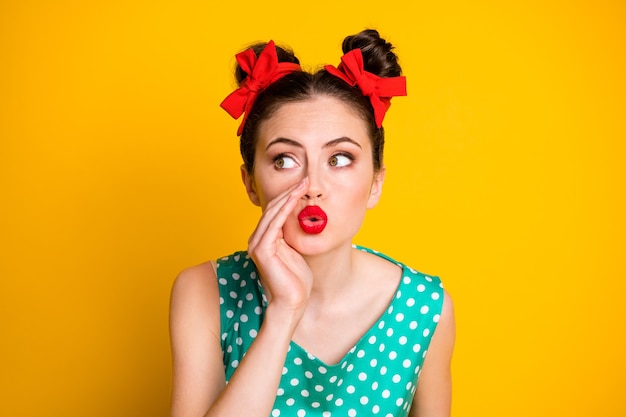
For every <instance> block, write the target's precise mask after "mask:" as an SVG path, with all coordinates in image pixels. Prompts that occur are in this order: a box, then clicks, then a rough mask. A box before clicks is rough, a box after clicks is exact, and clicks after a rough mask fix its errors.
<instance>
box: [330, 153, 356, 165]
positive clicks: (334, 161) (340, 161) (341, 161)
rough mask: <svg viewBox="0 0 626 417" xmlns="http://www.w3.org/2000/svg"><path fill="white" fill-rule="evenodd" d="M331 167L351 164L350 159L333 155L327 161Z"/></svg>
mask: <svg viewBox="0 0 626 417" xmlns="http://www.w3.org/2000/svg"><path fill="white" fill-rule="evenodd" d="M328 163H329V164H330V166H331V167H345V166H348V165H350V164H351V163H352V158H350V157H349V156H348V155H342V154H338V155H333V156H332V157H331V158H330V160H329V161H328Z"/></svg>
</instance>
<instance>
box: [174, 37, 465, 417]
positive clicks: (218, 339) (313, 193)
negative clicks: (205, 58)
mask: <svg viewBox="0 0 626 417" xmlns="http://www.w3.org/2000/svg"><path fill="white" fill-rule="evenodd" d="M343 50H344V53H345V55H344V56H343V57H342V60H341V64H340V65H339V67H337V68H335V67H332V66H326V67H325V68H324V69H321V70H319V71H317V72H314V73H309V72H306V71H303V70H301V69H300V66H299V62H298V59H297V58H296V57H295V56H294V55H293V53H291V52H290V51H287V50H285V49H283V48H280V47H276V46H275V45H274V43H273V42H269V43H268V44H263V45H257V46H255V47H253V48H251V49H249V50H247V51H245V52H243V53H241V54H239V55H238V56H237V61H238V63H239V65H238V67H237V70H236V77H237V80H238V82H239V88H238V89H237V90H236V91H235V92H233V93H232V94H231V95H230V96H229V97H227V98H226V100H225V101H224V102H223V103H222V107H224V109H226V110H227V111H228V112H229V113H230V114H231V115H232V116H233V117H235V118H237V117H239V116H241V115H243V121H242V124H241V126H240V128H239V132H238V134H239V135H241V139H240V147H241V154H242V157H243V162H244V164H243V166H242V167H241V175H242V178H243V183H244V185H245V189H246V191H247V193H248V196H249V198H250V200H251V201H252V203H253V204H255V205H257V206H259V207H260V208H261V211H262V215H261V218H260V220H259V222H258V224H257V226H256V229H255V230H254V231H253V232H252V234H251V236H250V239H249V241H248V249H247V251H242V252H237V253H234V254H232V255H230V256H226V257H223V258H221V259H219V260H217V261H216V262H207V263H205V264H201V265H198V266H194V267H191V268H189V269H186V270H184V271H183V272H182V273H181V274H180V276H179V277H178V278H177V280H176V282H175V284H174V287H173V290H172V300H171V339H172V351H173V365H174V376H173V393H172V416H174V417H183V416H184V417H187V416H189V417H192V416H193V417H196V416H197V417H200V416H229V417H232V416H245V417H254V416H262V417H267V416H274V417H276V416H298V417H302V416H323V417H331V416H419V417H439V416H448V415H449V414H450V386H451V382H450V361H451V356H452V349H453V343H454V334H455V329H454V314H453V309H452V303H451V300H450V298H449V296H448V295H447V293H445V292H444V290H443V289H442V286H441V282H440V281H439V279H438V278H437V277H434V276H429V275H425V274H422V273H419V272H417V271H415V270H413V269H411V268H409V267H407V266H405V265H403V264H401V263H399V262H396V261H394V260H392V259H391V258H389V257H387V256H385V255H382V254H380V253H378V252H376V251H373V250H370V249H366V248H361V247H358V246H355V245H353V243H352V238H353V237H354V235H355V234H356V233H357V231H358V230H359V228H360V227H361V224H362V222H363V218H364V216H365V212H366V210H367V209H369V208H372V207H374V206H375V205H376V203H377V202H378V200H379V198H380V195H381V191H382V186H383V180H384V177H385V167H384V165H383V162H382V154H383V143H384V131H383V128H382V120H383V117H384V114H385V112H386V111H387V109H388V108H389V105H390V99H391V97H392V96H397V95H405V93H406V88H405V80H404V77H401V76H400V73H401V70H400V67H399V65H398V63H397V59H396V56H395V54H394V53H393V52H392V46H391V45H390V44H389V43H387V42H386V41H385V40H384V39H381V38H380V36H379V34H378V32H376V31H374V30H366V31H363V32H361V33H359V34H357V35H354V36H349V37H347V38H346V39H345V40H344V43H343Z"/></svg>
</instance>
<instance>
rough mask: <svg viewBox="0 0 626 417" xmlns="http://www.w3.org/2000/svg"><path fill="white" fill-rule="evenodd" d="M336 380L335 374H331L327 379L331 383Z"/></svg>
mask: <svg viewBox="0 0 626 417" xmlns="http://www.w3.org/2000/svg"><path fill="white" fill-rule="evenodd" d="M336 380H337V375H333V376H331V377H330V379H329V381H330V383H331V384H334V383H335V381H336Z"/></svg>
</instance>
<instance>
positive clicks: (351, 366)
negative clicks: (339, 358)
mask: <svg viewBox="0 0 626 417" xmlns="http://www.w3.org/2000/svg"><path fill="white" fill-rule="evenodd" d="M353 369H354V365H352V364H350V365H348V369H346V371H348V372H352V370H353Z"/></svg>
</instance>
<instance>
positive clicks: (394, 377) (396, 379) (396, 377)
mask: <svg viewBox="0 0 626 417" xmlns="http://www.w3.org/2000/svg"><path fill="white" fill-rule="evenodd" d="M401 379H402V378H401V377H400V375H398V374H395V375H394V376H393V378H391V380H392V381H393V382H395V383H396V384H397V383H398V382H400V380H401Z"/></svg>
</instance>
